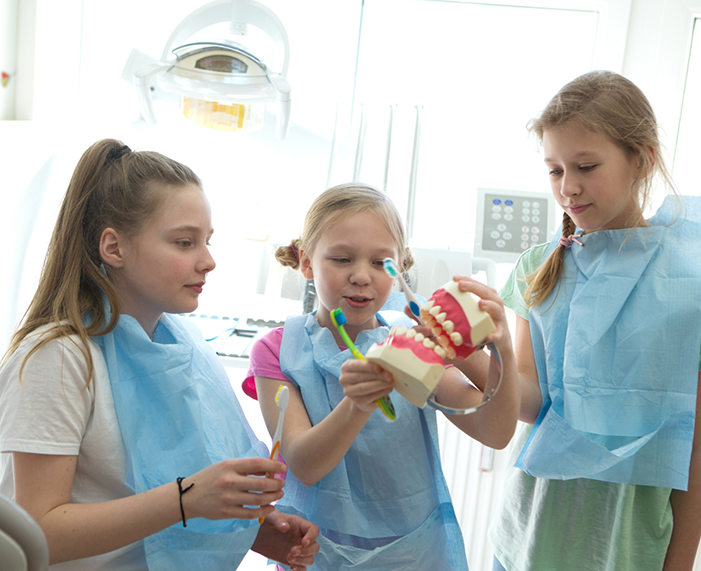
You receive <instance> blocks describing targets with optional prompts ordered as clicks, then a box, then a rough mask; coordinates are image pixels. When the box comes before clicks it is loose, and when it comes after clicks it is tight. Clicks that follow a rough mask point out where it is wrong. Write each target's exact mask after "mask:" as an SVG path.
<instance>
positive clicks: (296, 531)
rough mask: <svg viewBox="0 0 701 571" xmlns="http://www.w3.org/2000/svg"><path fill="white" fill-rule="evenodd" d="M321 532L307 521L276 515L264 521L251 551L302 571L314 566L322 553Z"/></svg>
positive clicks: (273, 513)
mask: <svg viewBox="0 0 701 571" xmlns="http://www.w3.org/2000/svg"><path fill="white" fill-rule="evenodd" d="M318 536H319V528H318V527H317V526H316V525H314V524H313V523H310V522H308V521H307V520H305V519H302V518H300V517H297V516H295V515H290V514H286V513H282V512H279V511H277V510H276V511H274V512H272V513H271V514H270V515H268V517H266V518H265V522H264V523H263V525H262V526H261V527H260V530H259V531H258V535H257V536H256V540H255V542H254V543H253V546H252V547H251V549H252V550H253V551H255V552H257V553H260V554H261V555H265V556H266V557H268V558H270V559H273V560H275V561H279V562H281V563H285V564H287V565H290V569H292V571H303V570H304V569H306V568H307V566H310V565H313V564H314V555H315V554H316V553H318V552H319V544H318V543H317V540H316V539H317V537H318Z"/></svg>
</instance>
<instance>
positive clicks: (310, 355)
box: [278, 315, 467, 571]
mask: <svg viewBox="0 0 701 571" xmlns="http://www.w3.org/2000/svg"><path fill="white" fill-rule="evenodd" d="M388 333H389V330H388V328H387V327H379V328H376V329H371V330H366V331H362V332H361V333H360V334H359V335H358V338H357V339H356V346H357V347H358V349H359V350H360V351H361V353H365V352H366V351H367V350H368V348H369V347H370V345H372V344H373V343H380V342H382V341H383V340H384V338H385V337H386V336H387V335H388ZM349 358H352V355H351V353H350V351H348V350H344V351H341V350H340V349H339V347H338V345H337V344H336V341H335V340H334V338H333V335H332V333H331V331H330V330H329V329H326V328H323V327H320V326H319V324H318V322H317V320H316V319H315V318H314V316H311V315H310V316H298V317H290V318H288V320H287V321H286V322H285V330H284V333H283V338H282V344H281V347H280V366H281V369H282V372H283V373H284V374H285V376H286V377H287V378H288V379H290V380H291V381H292V382H293V383H295V385H297V386H298V387H299V389H300V391H301V393H302V398H303V399H304V404H305V406H306V408H307V412H308V414H309V418H310V420H311V423H312V425H316V424H318V423H319V422H321V421H322V420H323V419H324V418H326V416H328V415H329V413H330V412H331V411H332V410H333V408H335V407H336V406H337V405H338V404H339V403H340V401H341V400H342V399H343V398H344V394H343V387H341V385H340V383H339V381H338V378H339V376H340V373H341V365H342V364H343V363H344V362H345V361H346V360H347V359H349ZM392 401H393V403H394V406H395V409H396V410H397V420H396V421H394V422H391V421H389V420H387V419H386V418H385V417H384V416H383V415H382V414H381V413H380V412H379V411H377V412H376V413H374V414H373V415H372V416H371V417H370V419H369V420H368V421H367V423H366V424H365V426H364V427H363V429H362V430H361V431H360V434H359V435H358V436H357V437H356V439H355V441H354V442H353V444H352V445H351V447H350V449H349V451H348V452H347V453H346V455H345V457H344V458H343V460H342V461H341V462H340V463H339V464H338V465H337V466H336V467H335V468H334V469H333V470H332V471H331V472H330V473H329V474H328V475H327V476H325V477H324V478H322V479H321V480H320V481H319V482H318V483H317V484H316V485H314V486H304V485H303V484H302V483H300V482H299V481H298V480H297V479H296V478H295V477H294V475H293V474H291V473H288V476H287V484H286V486H285V497H284V498H283V499H282V500H281V501H280V502H279V503H278V507H279V508H280V509H281V510H283V511H291V512H293V513H298V514H300V515H303V517H306V518H307V519H309V520H310V521H313V522H314V523H316V524H317V525H318V526H319V527H320V528H321V530H322V531H321V536H320V537H319V543H320V545H321V553H320V554H319V555H318V556H317V558H316V560H317V563H316V564H315V566H314V567H312V568H311V569H324V570H333V571H336V570H342V569H343V570H347V569H362V570H364V571H365V570H367V571H380V570H382V571H384V570H387V571H389V570H395V569H402V570H404V571H412V570H415V571H426V570H429V569H451V570H460V569H467V561H466V559H465V547H464V544H463V540H462V534H461V532H460V528H459V525H458V523H457V520H456V517H455V513H454V510H453V506H452V504H451V501H450V496H449V493H448V489H447V485H446V483H445V479H444V477H443V472H442V470H441V465H440V456H439V450H438V436H437V429H436V416H435V411H433V410H431V409H428V408H427V409H424V410H421V409H419V408H417V407H415V406H413V405H411V404H410V403H409V402H407V401H406V400H405V399H404V398H403V397H401V396H400V395H399V394H398V393H396V392H393V393H392Z"/></svg>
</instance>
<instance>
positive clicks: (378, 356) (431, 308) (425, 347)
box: [365, 282, 495, 408]
mask: <svg viewBox="0 0 701 571" xmlns="http://www.w3.org/2000/svg"><path fill="white" fill-rule="evenodd" d="M421 319H423V321H424V323H425V324H426V326H427V327H429V328H430V329H431V330H432V332H433V334H434V335H435V336H436V339H437V340H438V343H435V342H434V341H433V340H432V339H430V338H428V337H426V336H425V335H423V334H422V333H418V332H417V331H416V329H407V328H406V327H403V326H395V327H393V328H392V330H391V331H390V334H389V336H388V337H387V339H385V341H384V342H383V343H381V344H380V345H377V344H376V345H373V346H372V347H370V349H369V350H368V352H367V354H366V355H365V357H366V358H367V360H368V361H372V362H373V363H377V364H378V365H380V366H381V367H382V368H383V369H385V370H386V371H389V372H390V373H392V376H393V377H394V388H395V390H396V391H397V392H398V393H399V394H401V395H402V396H403V397H404V398H405V399H406V400H408V401H409V402H410V403H412V404H414V405H416V406H418V407H419V408H423V407H424V406H425V405H426V402H427V401H428V398H429V397H430V396H431V394H432V393H433V391H434V390H435V388H436V386H437V385H438V382H439V381H440V380H441V377H442V376H443V372H444V371H445V367H444V365H443V360H444V359H445V358H446V357H448V358H450V359H454V358H456V357H459V358H462V359H464V358H466V357H468V356H469V355H470V354H471V353H472V352H473V351H474V350H475V349H476V348H477V347H479V346H480V345H481V344H482V342H483V341H484V339H485V338H486V337H487V335H489V334H490V333H491V332H492V331H494V329H495V327H494V323H493V322H492V319H491V318H490V317H489V315H488V314H487V313H486V312H485V311H482V310H481V309H480V308H479V306H478V305H477V301H475V298H474V297H473V296H472V294H470V293H465V292H461V291H460V290H459V289H458V284H457V283H456V282H449V283H447V284H446V285H444V286H443V287H442V288H441V289H439V290H438V291H436V292H435V293H434V294H433V296H431V299H430V300H429V301H428V302H427V303H426V304H425V305H424V306H423V307H422V308H421Z"/></svg>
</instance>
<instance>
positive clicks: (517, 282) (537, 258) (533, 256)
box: [499, 242, 550, 319]
mask: <svg viewBox="0 0 701 571" xmlns="http://www.w3.org/2000/svg"><path fill="white" fill-rule="evenodd" d="M549 245H550V244H549V243H548V242H545V243H543V244H538V245H537V246H533V247H531V248H529V249H528V250H526V251H525V252H523V254H521V255H520V256H519V258H518V260H517V261H516V265H515V266H514V269H513V271H512V272H511V275H509V278H508V279H507V280H506V283H505V284H504V287H502V288H501V290H500V291H499V295H500V296H501V298H502V299H503V300H504V303H505V304H506V306H507V307H509V308H511V309H513V310H514V311H515V312H516V313H517V314H518V315H520V316H521V317H523V318H524V319H528V308H527V307H526V304H525V302H524V301H523V295H524V293H525V292H526V288H527V287H528V282H527V281H526V280H527V277H528V276H529V275H531V274H532V273H533V272H535V271H536V270H537V269H538V268H539V267H540V264H541V263H542V261H543V255H544V254H545V252H546V251H547V249H548V246H549Z"/></svg>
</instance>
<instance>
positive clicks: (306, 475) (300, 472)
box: [285, 459, 326, 486]
mask: <svg viewBox="0 0 701 571" xmlns="http://www.w3.org/2000/svg"><path fill="white" fill-rule="evenodd" d="M285 461H286V462H287V467H288V468H289V470H290V472H292V474H293V475H294V477H295V478H297V480H299V482H300V483H302V484H304V485H305V486H314V485H316V484H317V483H318V482H319V480H321V479H322V478H323V477H324V476H325V475H326V474H322V473H320V472H319V470H318V469H314V468H313V467H311V466H309V464H311V462H309V463H306V464H307V465H306V466H302V465H299V464H300V463H299V462H290V461H289V460H287V459H286V460H285ZM301 464H305V463H304V462H302V463H301Z"/></svg>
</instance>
